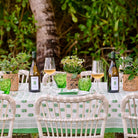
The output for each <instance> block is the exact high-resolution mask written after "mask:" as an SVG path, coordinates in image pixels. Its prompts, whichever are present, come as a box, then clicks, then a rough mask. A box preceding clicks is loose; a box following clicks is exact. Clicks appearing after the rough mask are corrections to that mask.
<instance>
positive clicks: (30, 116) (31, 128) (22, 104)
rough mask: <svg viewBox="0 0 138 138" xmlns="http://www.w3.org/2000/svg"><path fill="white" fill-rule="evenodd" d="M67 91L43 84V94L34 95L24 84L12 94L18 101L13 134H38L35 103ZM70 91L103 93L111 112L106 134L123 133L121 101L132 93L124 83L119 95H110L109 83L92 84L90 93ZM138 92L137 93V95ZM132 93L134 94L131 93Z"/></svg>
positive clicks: (79, 92)
mask: <svg viewBox="0 0 138 138" xmlns="http://www.w3.org/2000/svg"><path fill="white" fill-rule="evenodd" d="M61 90H62V91H64V90H65V91H66V89H61V88H57V87H56V85H55V84H54V85H53V86H50V87H49V86H43V84H41V92H38V93H32V92H29V90H28V83H22V84H20V85H19V90H18V91H16V92H11V94H10V95H11V96H12V97H13V98H14V100H15V101H16V115H15V121H14V129H13V133H38V129H37V124H36V120H35V110H34V109H35V108H34V104H35V101H36V100H37V99H38V98H39V97H40V96H43V95H46V94H49V95H56V96H68V95H59V94H58V93H59V92H60V91H61ZM68 91H78V94H77V95H69V96H83V95H86V94H94V93H95V92H96V93H101V94H103V95H105V97H106V98H107V99H108V101H109V111H108V118H107V122H106V128H105V133H107V132H123V125H122V119H121V108H120V105H121V101H122V99H123V98H124V97H125V96H126V95H127V94H128V93H130V92H126V91H123V89H122V83H120V91H119V93H108V92H107V83H106V82H100V83H99V88H96V87H94V84H93V83H92V87H91V90H90V91H89V92H85V91H79V90H68ZM137 92H138V91H135V93H137ZM131 93H132V92H131Z"/></svg>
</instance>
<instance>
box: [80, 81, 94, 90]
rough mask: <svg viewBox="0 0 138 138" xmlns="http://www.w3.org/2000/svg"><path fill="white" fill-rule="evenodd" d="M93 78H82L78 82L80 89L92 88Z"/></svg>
mask: <svg viewBox="0 0 138 138" xmlns="http://www.w3.org/2000/svg"><path fill="white" fill-rule="evenodd" d="M91 85H92V84H91V79H90V78H80V79H79V83H78V88H79V90H82V91H89V90H90V88H91Z"/></svg>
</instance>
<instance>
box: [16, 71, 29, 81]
mask: <svg viewBox="0 0 138 138" xmlns="http://www.w3.org/2000/svg"><path fill="white" fill-rule="evenodd" d="M18 77H19V81H20V82H21V83H27V82H28V81H29V71H28V70H19V72H18Z"/></svg>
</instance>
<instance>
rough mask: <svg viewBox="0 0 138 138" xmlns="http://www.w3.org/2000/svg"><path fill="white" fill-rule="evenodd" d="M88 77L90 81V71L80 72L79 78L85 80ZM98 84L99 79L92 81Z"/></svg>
mask: <svg viewBox="0 0 138 138" xmlns="http://www.w3.org/2000/svg"><path fill="white" fill-rule="evenodd" d="M87 77H89V78H90V79H91V80H92V71H82V72H81V78H87ZM97 81H98V82H100V81H101V80H100V79H94V82H95V83H96V82H97Z"/></svg>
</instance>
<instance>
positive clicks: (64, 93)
mask: <svg viewBox="0 0 138 138" xmlns="http://www.w3.org/2000/svg"><path fill="white" fill-rule="evenodd" d="M58 94H59V95H77V94H78V92H60V93H58Z"/></svg>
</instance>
